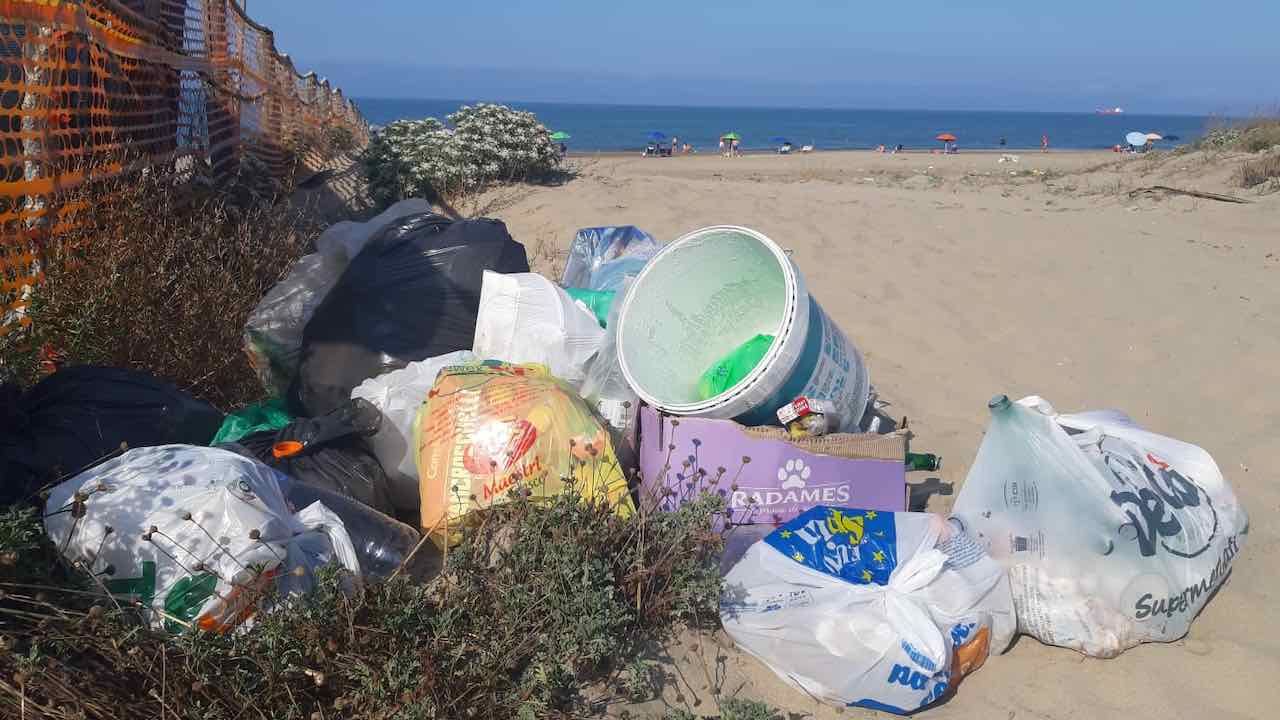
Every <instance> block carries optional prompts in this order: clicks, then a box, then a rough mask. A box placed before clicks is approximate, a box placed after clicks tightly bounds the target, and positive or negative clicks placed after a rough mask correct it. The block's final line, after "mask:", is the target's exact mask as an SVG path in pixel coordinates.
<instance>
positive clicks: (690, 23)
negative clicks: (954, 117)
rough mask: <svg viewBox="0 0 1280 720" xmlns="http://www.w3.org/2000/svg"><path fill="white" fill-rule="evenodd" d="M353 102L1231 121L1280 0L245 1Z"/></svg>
mask: <svg viewBox="0 0 1280 720" xmlns="http://www.w3.org/2000/svg"><path fill="white" fill-rule="evenodd" d="M248 7H249V14H250V15H251V16H252V17H254V18H255V19H256V20H258V21H259V22H261V23H263V24H265V25H268V26H269V27H271V28H273V29H274V30H275V31H276V44H277V46H278V47H279V49H280V50H282V51H283V52H287V53H289V54H290V55H291V56H292V57H293V58H294V60H295V63H296V64H297V66H298V67H299V69H304V70H305V69H308V68H310V69H314V70H316V72H318V73H320V74H322V75H325V76H327V77H329V78H330V79H331V80H332V81H334V82H335V83H337V84H338V85H339V86H340V87H342V88H343V89H344V91H345V92H346V93H347V94H348V95H350V96H354V97H440V98H463V99H487V100H498V101H503V100H506V101H515V100H524V101H549V102H602V103H634V104H661V105H747V106H802V107H855V108H858V107H861V108H931V109H1010V110H1014V109H1016V110H1061V111H1072V110H1082V111H1089V110H1092V109H1094V108H1096V107H1101V106H1112V105H1120V106H1123V107H1125V108H1126V109H1127V110H1130V111H1132V112H1156V113H1159V112H1174V113H1197V114H1210V113H1233V114H1248V113H1253V112H1258V111H1274V110H1276V109H1277V108H1280V72H1277V71H1278V70H1280V40H1277V38H1278V37H1280V31H1278V30H1277V28H1280V2H1277V1H1276V0H1238V1H1236V2H1231V3H1224V2H1203V1H1193V0H1164V1H1163V2H1152V1H1150V0H1129V1H1128V2H1115V1H1114V0H1112V1H1103V0H1058V1H1057V2H1053V3H1043V2H1035V1H1034V0H1033V1H1031V2H1028V1H1027V0H1022V1H1020V2H1014V1H1012V0H1004V1H1001V2H996V1H994V0H966V1H965V2H955V0H952V2H944V1H942V0H914V1H912V0H905V1H903V0H899V1H898V2H859V1H858V0H790V1H788V2H759V1H758V0H737V1H736V2H723V1H722V0H647V2H630V1H628V0H603V1H602V0H539V1H536V2H535V1H532V0H489V1H485V0H472V1H471V2H452V1H450V0H364V2H357V3H352V2H350V0H343V1H341V2H339V1H338V0H249V3H248Z"/></svg>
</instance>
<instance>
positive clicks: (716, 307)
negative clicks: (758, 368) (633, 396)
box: [619, 229, 787, 405]
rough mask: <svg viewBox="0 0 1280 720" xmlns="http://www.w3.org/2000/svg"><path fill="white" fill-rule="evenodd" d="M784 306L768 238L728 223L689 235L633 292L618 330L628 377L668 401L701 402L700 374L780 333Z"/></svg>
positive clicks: (778, 271)
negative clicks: (766, 336)
mask: <svg viewBox="0 0 1280 720" xmlns="http://www.w3.org/2000/svg"><path fill="white" fill-rule="evenodd" d="M786 308H787V282H786V275H785V274H784V272H783V269H782V266H781V265H780V264H779V262H778V257H777V256H776V255H774V253H773V252H772V251H771V250H770V248H769V247H767V246H766V245H765V244H763V243H761V242H760V241H759V240H757V239H756V238H754V237H753V236H751V235H748V234H746V233H743V232H741V231H737V230H731V229H714V230H710V231H707V232H706V233H703V234H700V235H698V236H696V237H693V238H690V239H688V240H685V241H684V242H682V243H681V244H680V245H679V246H678V247H675V248H672V249H670V250H668V251H666V252H665V253H663V255H662V256H661V258H659V259H657V260H655V261H654V262H650V264H649V267H648V268H647V269H646V271H645V274H644V275H643V276H642V277H641V278H640V279H639V280H637V282H636V285H635V287H634V289H633V291H632V294H631V295H630V303H629V304H628V305H627V307H626V309H625V313H626V317H625V319H624V321H623V327H622V334H621V336H620V337H619V344H620V345H621V348H620V349H621V351H622V353H623V355H624V356H625V357H626V362H627V370H628V371H629V373H630V375H631V378H630V379H631V381H632V382H633V383H635V384H636V385H637V386H638V387H639V388H640V389H642V390H643V391H644V393H647V394H648V395H649V396H651V397H652V398H653V399H655V400H657V401H658V402H659V403H661V404H663V405H687V404H692V403H698V402H699V401H700V400H701V398H699V396H698V378H699V377H700V376H701V375H702V373H704V372H706V370H707V369H708V368H710V367H711V366H712V364H713V363H715V362H717V361H718V360H720V359H721V358H723V357H724V356H726V355H728V354H729V353H730V352H732V351H733V350H735V349H736V348H737V347H738V346H740V345H742V343H744V342H746V341H747V340H750V339H751V338H752V337H754V336H756V335H757V334H760V333H764V334H769V335H775V336H776V335H778V334H779V331H780V329H781V328H782V324H783V320H784V314H785V313H786ZM780 341H781V338H775V340H774V344H775V345H776V344H777V343H778V342H780Z"/></svg>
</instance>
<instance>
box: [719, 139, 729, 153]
mask: <svg viewBox="0 0 1280 720" xmlns="http://www.w3.org/2000/svg"><path fill="white" fill-rule="evenodd" d="M720 154H721V155H724V156H725V157H728V155H726V154H725V151H724V138H720Z"/></svg>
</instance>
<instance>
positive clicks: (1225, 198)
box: [1129, 185, 1253, 205]
mask: <svg viewBox="0 0 1280 720" xmlns="http://www.w3.org/2000/svg"><path fill="white" fill-rule="evenodd" d="M1158 192H1163V193H1168V194H1170V195H1189V196H1191V197H1198V198H1204V199H1206V200H1218V201H1220V202H1229V203H1239V204H1241V205H1247V204H1249V203H1251V202H1253V201H1252V200H1246V199H1245V198H1240V197H1235V196H1234V195H1219V194H1218V193H1211V192H1203V191H1201V190H1184V189H1182V188H1175V187H1169V186H1168V185H1152V186H1150V187H1141V188H1137V189H1136V190H1130V191H1129V197H1130V199H1132V198H1136V197H1137V196H1139V195H1149V194H1154V193H1158Z"/></svg>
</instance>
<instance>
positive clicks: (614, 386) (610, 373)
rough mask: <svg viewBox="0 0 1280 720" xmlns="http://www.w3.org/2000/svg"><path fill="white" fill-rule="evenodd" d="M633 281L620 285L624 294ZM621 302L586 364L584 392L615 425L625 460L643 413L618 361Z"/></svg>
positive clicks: (630, 455)
mask: <svg viewBox="0 0 1280 720" xmlns="http://www.w3.org/2000/svg"><path fill="white" fill-rule="evenodd" d="M630 285H631V281H630V280H626V281H624V282H623V284H622V286H621V287H619V288H618V293H619V294H620V295H625V294H626V292H627V288H628V287H630ZM621 311H622V303H621V302H615V303H614V304H613V305H612V306H611V307H610V308H609V319H608V322H606V323H605V330H604V338H603V339H602V340H601V341H600V350H599V351H597V352H596V355H595V357H593V358H592V359H591V362H590V363H588V364H587V375H586V377H585V378H584V379H583V381H582V389H581V394H582V397H583V398H585V399H586V401H587V402H588V403H590V404H591V406H592V407H594V408H595V409H596V412H598V413H600V416H601V417H603V418H604V419H605V421H606V422H608V423H609V426H610V427H611V428H613V431H614V438H615V440H617V441H618V442H617V445H618V450H619V452H625V453H626V456H625V458H623V460H624V464H629V461H630V459H631V458H633V457H635V455H636V451H637V448H636V420H637V418H639V415H640V396H638V395H636V391H635V390H632V389H631V386H630V385H628V384H627V380H626V378H625V377H624V376H623V375H622V365H620V364H619V362H618V313H620V312H621Z"/></svg>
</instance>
